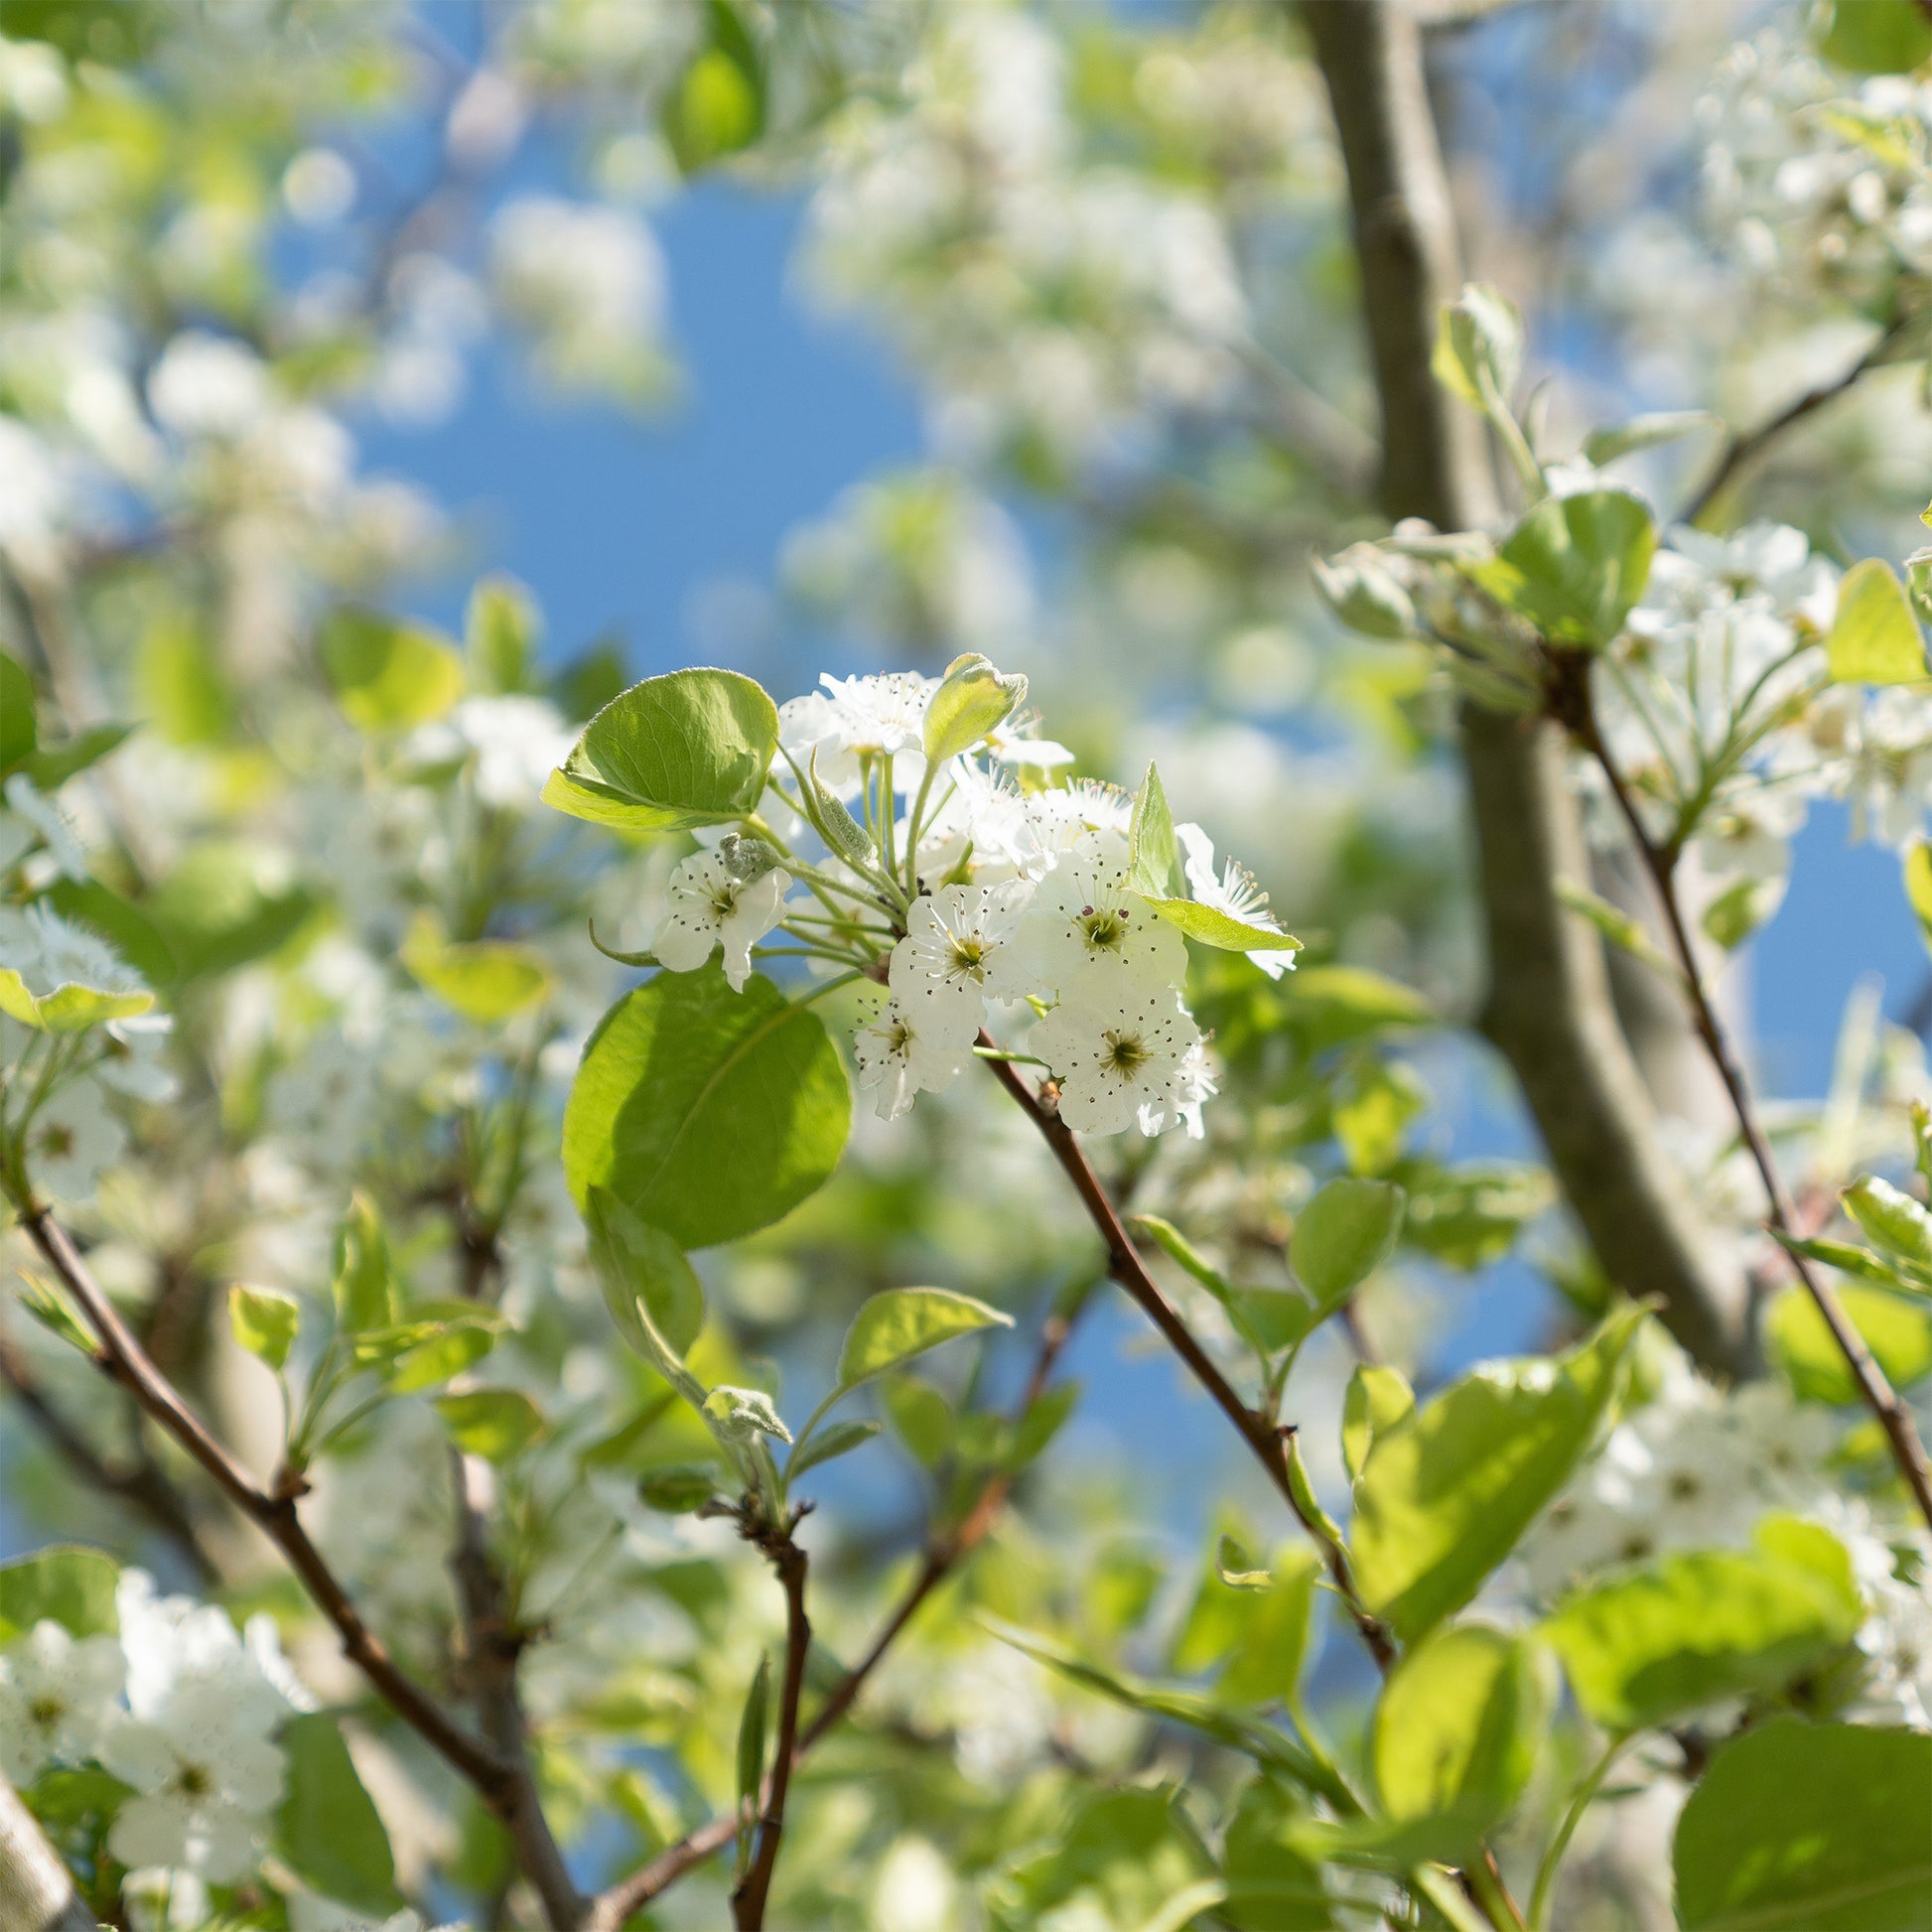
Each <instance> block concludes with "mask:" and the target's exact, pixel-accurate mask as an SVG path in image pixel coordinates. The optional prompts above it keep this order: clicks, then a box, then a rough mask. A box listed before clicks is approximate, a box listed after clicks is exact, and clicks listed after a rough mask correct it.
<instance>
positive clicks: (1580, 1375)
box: [1349, 1309, 1643, 1643]
mask: <svg viewBox="0 0 1932 1932" xmlns="http://www.w3.org/2000/svg"><path fill="white" fill-rule="evenodd" d="M1642 1320H1643V1313H1642V1311H1640V1310H1637V1309H1625V1310H1623V1311H1620V1312H1618V1313H1616V1314H1613V1315H1611V1316H1610V1317H1609V1318H1608V1319H1607V1320H1606V1321H1604V1322H1603V1323H1602V1324H1601V1326H1599V1327H1598V1328H1597V1329H1596V1331H1595V1333H1594V1334H1592V1335H1590V1336H1589V1337H1588V1339H1587V1340H1586V1341H1584V1342H1582V1343H1580V1344H1579V1345H1578V1346H1577V1347H1576V1348H1574V1349H1572V1350H1571V1351H1570V1352H1569V1353H1568V1354H1564V1355H1559V1356H1557V1357H1555V1358H1554V1359H1551V1358H1549V1357H1532V1358H1530V1359H1528V1360H1525V1361H1516V1362H1493V1363H1487V1364H1484V1365H1483V1366H1481V1367H1479V1368H1477V1369H1475V1370H1473V1371H1471V1373H1469V1374H1468V1375H1465V1376H1463V1377H1462V1378H1461V1379H1460V1380H1459V1381H1456V1382H1452V1383H1451V1384H1450V1385H1449V1387H1448V1388H1447V1389H1445V1390H1444V1391H1443V1393H1442V1394H1441V1395H1439V1396H1437V1397H1436V1398H1435V1399H1434V1400H1433V1401H1432V1402H1430V1403H1429V1404H1428V1405H1427V1406H1425V1407H1424V1408H1421V1409H1418V1410H1416V1411H1415V1412H1414V1413H1413V1414H1412V1415H1410V1416H1409V1417H1408V1418H1406V1419H1405V1420H1404V1421H1402V1422H1400V1423H1398V1424H1397V1425H1396V1426H1395V1427H1394V1428H1392V1429H1390V1430H1388V1431H1386V1432H1385V1433H1383V1434H1381V1435H1379V1436H1377V1437H1376V1439H1375V1441H1374V1443H1373V1445H1372V1447H1371V1448H1370V1449H1369V1452H1368V1460H1367V1462H1366V1463H1365V1464H1364V1466H1363V1469H1362V1473H1361V1475H1360V1477H1359V1478H1358V1479H1357V1481H1356V1483H1355V1518H1354V1523H1353V1525H1352V1527H1351V1531H1350V1537H1349V1542H1350V1547H1351V1550H1352V1553H1353V1557H1354V1563H1355V1579H1356V1583H1357V1585H1358V1587H1360V1590H1361V1593H1362V1598H1363V1600H1364V1601H1365V1602H1366V1603H1367V1605H1368V1607H1369V1608H1370V1609H1371V1610H1373V1611H1374V1612H1375V1613H1376V1615H1378V1616H1380V1617H1383V1618H1385V1619H1386V1620H1387V1621H1388V1623H1389V1624H1390V1625H1391V1627H1392V1628H1393V1629H1394V1631H1395V1633H1396V1635H1397V1636H1398V1637H1399V1638H1401V1639H1402V1640H1403V1641H1404V1642H1405V1643H1412V1642H1414V1641H1415V1640H1416V1639H1417V1638H1418V1637H1420V1636H1422V1635H1424V1634H1425V1633H1426V1632H1427V1631H1428V1630H1430V1629H1431V1628H1433V1627H1434V1626H1435V1625H1436V1624H1437V1623H1438V1622H1440V1621H1441V1620H1442V1619H1443V1618H1444V1617H1446V1616H1449V1615H1450V1614H1451V1613H1452V1612H1454V1611H1455V1610H1458V1609H1460V1608H1461V1607H1462V1605H1463V1604H1464V1603H1466V1602H1468V1601H1469V1599H1470V1598H1471V1597H1472V1596H1473V1595H1474V1594H1475V1593H1476V1591H1477V1590H1478V1589H1479V1588H1480V1587H1482V1580H1483V1579H1484V1578H1485V1577H1487V1576H1488V1575H1489V1573H1490V1572H1491V1571H1492V1570H1493V1569H1495V1567H1496V1566H1497V1565H1498V1564H1499V1563H1501V1562H1502V1561H1503V1559H1504V1558H1505V1557H1507V1556H1508V1555H1509V1553H1510V1551H1511V1550H1513V1549H1514V1548H1515V1547H1516V1543H1517V1540H1518V1538H1520V1537H1521V1536H1522V1534H1523V1532H1524V1531H1525V1530H1526V1529H1528V1528H1529V1526H1530V1524H1531V1523H1532V1522H1533V1521H1534V1520H1535V1519H1536V1517H1537V1516H1538V1515H1539V1514H1540V1513H1541V1512H1542V1510H1543V1509H1544V1508H1545V1506H1546V1505H1547V1504H1549V1503H1550V1502H1551V1501H1552V1500H1553V1499H1554V1497H1555V1496H1556V1494H1557V1492H1558V1491H1559V1490H1560V1489H1561V1488H1562V1487H1563V1485H1564V1483H1565V1482H1566V1481H1568V1479H1569V1477H1570V1473H1571V1471H1572V1470H1573V1469H1575V1468H1576V1467H1577V1465H1578V1463H1579V1462H1581V1461H1582V1460H1583V1458H1584V1456H1585V1454H1586V1453H1587V1451H1588V1449H1590V1447H1591V1446H1592V1444H1593V1443H1594V1442H1595V1440H1596V1437H1597V1435H1598V1433H1599V1431H1600V1430H1601V1429H1602V1427H1603V1426H1604V1424H1605V1422H1606V1420H1607V1419H1608V1417H1609V1416H1610V1414H1611V1412H1612V1411H1613V1410H1614V1408H1615V1406H1616V1403H1617V1400H1618V1398H1619V1396H1620V1393H1621V1390H1622V1385H1623V1370H1624V1364H1625V1361H1626V1359H1627V1357H1628V1355H1629V1352H1630V1349H1631V1347H1632V1346H1633V1344H1634V1342H1635V1339H1636V1334H1637V1329H1638V1326H1639V1324H1640V1323H1641V1322H1642Z"/></svg>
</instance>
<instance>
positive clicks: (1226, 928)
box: [1142, 893, 1302, 952]
mask: <svg viewBox="0 0 1932 1932" xmlns="http://www.w3.org/2000/svg"><path fill="white" fill-rule="evenodd" d="M1142 897H1143V898H1144V899H1146V901H1147V903H1148V904H1149V905H1150V906H1151V907H1152V908H1153V909H1154V910H1155V911H1156V912H1158V913H1159V914H1160V915H1161V917H1162V918H1164V919H1166V920H1167V922H1168V923H1169V924H1170V925H1171V926H1174V927H1177V928H1178V929H1179V930H1180V931H1181V932H1183V933H1185V934H1186V936H1187V937H1188V938H1189V939H1197V940H1199V942H1200V943H1201V944H1202V945H1203V946H1213V947H1216V948H1217V949H1218V950H1220V951H1221V952H1298V951H1300V950H1301V945H1302V942H1301V940H1299V939H1298V938H1296V937H1295V935H1294V934H1293V933H1289V932H1277V931H1275V930H1274V929H1273V928H1272V927H1269V926H1265V925H1250V924H1249V923H1248V922H1247V920H1246V919H1237V918H1235V917H1233V916H1232V915H1231V914H1229V913H1226V912H1223V911H1222V910H1221V908H1220V907H1219V906H1218V905H1202V904H1201V903H1200V902H1199V900H1197V899H1191V898H1156V897H1153V896H1152V895H1151V894H1146V893H1143V894H1142Z"/></svg>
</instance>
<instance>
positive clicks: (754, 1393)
mask: <svg viewBox="0 0 1932 1932" xmlns="http://www.w3.org/2000/svg"><path fill="white" fill-rule="evenodd" d="M702 1407H703V1413H704V1417H705V1420H706V1421H707V1422H709V1423H710V1424H711V1426H712V1428H713V1429H714V1430H715V1431H716V1432H717V1433H718V1434H719V1435H720V1436H721V1437H723V1438H724V1439H725V1440H726V1441H727V1442H731V1443H750V1442H751V1441H753V1439H754V1438H756V1437H759V1436H770V1437H772V1438H774V1439H775V1440H776V1441H778V1442H780V1443H788V1442H790V1441H791V1431H790V1430H788V1429H787V1428H786V1427H785V1425H784V1419H783V1417H781V1416H780V1415H779V1414H778V1411H777V1408H776V1407H775V1405H774V1404H773V1403H772V1400H771V1398H770V1397H769V1396H768V1395H766V1394H765V1392H764V1391H763V1390H762V1389H736V1388H732V1387H730V1386H729V1385H727V1384H721V1385H720V1386H719V1387H717V1388H715V1389H713V1390H712V1392H711V1393H710V1394H709V1395H708V1396H706V1397H705V1399H704V1402H703V1405H702Z"/></svg>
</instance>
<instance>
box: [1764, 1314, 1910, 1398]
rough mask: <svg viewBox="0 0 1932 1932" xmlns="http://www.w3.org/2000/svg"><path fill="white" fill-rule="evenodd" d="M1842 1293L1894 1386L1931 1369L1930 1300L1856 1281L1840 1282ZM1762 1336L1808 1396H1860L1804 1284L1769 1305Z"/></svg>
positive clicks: (1798, 1389) (1906, 1384) (1793, 1383)
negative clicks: (1912, 1298)
mask: <svg viewBox="0 0 1932 1932" xmlns="http://www.w3.org/2000/svg"><path fill="white" fill-rule="evenodd" d="M1838 1299H1839V1304H1840V1306H1841V1307H1842V1308H1843V1309H1844V1311H1845V1314H1846V1317H1847V1319H1849V1320H1850V1322H1851V1323H1852V1325H1853V1327H1855V1328H1856V1329H1858V1331H1859V1333H1860V1334H1862V1335H1863V1337H1864V1340H1865V1346H1866V1347H1868V1348H1869V1349H1870V1350H1871V1353H1872V1355H1873V1357H1874V1358H1875V1359H1876V1361H1877V1363H1878V1366H1879V1367H1880V1368H1881V1369H1883V1370H1884V1372H1885V1379H1886V1380H1887V1381H1888V1382H1890V1383H1891V1385H1892V1387H1893V1388H1895V1389H1908V1388H1910V1387H1911V1386H1912V1385H1913V1384H1914V1383H1915V1382H1918V1381H1921V1380H1922V1379H1923V1378H1924V1377H1925V1376H1926V1375H1928V1374H1932V1305H1928V1304H1927V1303H1924V1302H1908V1301H1906V1300H1904V1299H1903V1298H1902V1297H1900V1296H1897V1295H1893V1294H1888V1293H1887V1292H1886V1291H1885V1290H1884V1289H1882V1288H1860V1287H1858V1286H1856V1285H1854V1284H1847V1285H1846V1286H1844V1287H1842V1288H1840V1290H1839V1291H1838ZM1764 1338H1765V1343H1766V1345H1767V1347H1768V1348H1769V1350H1770V1354H1771V1358H1772V1359H1773V1360H1774V1361H1775V1362H1776V1363H1777V1365H1778V1366H1779V1367H1780V1368H1781V1369H1782V1370H1783V1371H1784V1373H1785V1376H1786V1378H1787V1379H1788V1380H1789V1381H1790V1383H1791V1386H1792V1388H1793V1389H1794V1390H1795V1391H1796V1392H1797V1393H1798V1394H1799V1395H1800V1396H1802V1397H1803V1398H1804V1399H1805V1400H1806V1401H1807V1402H1829V1403H1834V1404H1838V1405H1841V1406H1842V1405H1845V1404H1848V1403H1853V1402H1857V1401H1858V1400H1859V1399H1860V1393H1859V1385H1858V1383H1857V1382H1856V1381H1855V1380H1854V1379H1853V1376H1852V1371H1851V1369H1850V1367H1848V1366H1847V1364H1846V1360H1845V1353H1844V1351H1843V1350H1842V1349H1841V1348H1840V1347H1839V1345H1838V1342H1837V1340H1836V1339H1835V1337H1834V1336H1833V1334H1832V1331H1831V1329H1830V1327H1829V1326H1828V1325H1827V1324H1826V1321H1825V1317H1824V1316H1823V1315H1822V1314H1820V1313H1819V1311H1818V1308H1817V1305H1816V1304H1815V1303H1814V1302H1813V1301H1812V1299H1811V1297H1810V1295H1809V1294H1808V1293H1807V1292H1806V1291H1805V1290H1804V1289H1802V1288H1797V1287H1793V1288H1787V1289H1786V1290H1785V1291H1784V1292H1783V1294H1781V1295H1779V1296H1778V1298H1777V1299H1776V1300H1775V1301H1774V1302H1773V1303H1772V1304H1771V1306H1770V1308H1769V1309H1768V1310H1766V1311H1765V1315H1764Z"/></svg>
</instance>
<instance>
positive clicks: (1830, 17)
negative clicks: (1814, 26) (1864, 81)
mask: <svg viewBox="0 0 1932 1932" xmlns="http://www.w3.org/2000/svg"><path fill="white" fill-rule="evenodd" d="M1820 21H1821V25H1822V28H1823V32H1822V34H1821V36H1820V39H1819V43H1818V51H1819V53H1821V54H1822V55H1824V57H1825V59H1826V60H1828V61H1830V62H1832V63H1833V64H1834V65H1835V66H1838V67H1841V68H1848V69H1850V70H1851V71H1852V72H1854V73H1909V72H1910V71H1911V70H1912V69H1914V68H1916V67H1921V66H1923V65H1924V63H1925V62H1926V61H1928V60H1932V18H1929V17H1928V16H1927V14H1926V11H1925V8H1924V7H1923V6H1922V5H1921V4H1919V0H1826V5H1825V7H1824V8H1823V9H1822V11H1821V15H1820Z"/></svg>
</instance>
